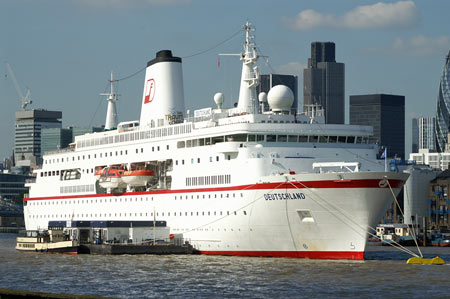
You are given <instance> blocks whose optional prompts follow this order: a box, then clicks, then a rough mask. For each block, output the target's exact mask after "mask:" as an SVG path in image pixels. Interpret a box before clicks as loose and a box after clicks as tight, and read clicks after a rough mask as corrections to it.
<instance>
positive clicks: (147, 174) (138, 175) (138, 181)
mask: <svg viewBox="0 0 450 299" xmlns="http://www.w3.org/2000/svg"><path fill="white" fill-rule="evenodd" d="M154 175H155V173H154V172H153V170H128V171H124V172H123V174H122V181H123V182H124V183H125V184H127V185H129V186H131V187H139V186H146V185H147V184H148V183H149V182H150V181H151V180H152V179H153V177H154Z"/></svg>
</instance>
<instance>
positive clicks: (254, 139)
mask: <svg viewBox="0 0 450 299" xmlns="http://www.w3.org/2000/svg"><path fill="white" fill-rule="evenodd" d="M247 140H248V141H249V142H253V141H256V135H248V139H247Z"/></svg>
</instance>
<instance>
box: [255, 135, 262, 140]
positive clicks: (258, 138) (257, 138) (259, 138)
mask: <svg viewBox="0 0 450 299" xmlns="http://www.w3.org/2000/svg"><path fill="white" fill-rule="evenodd" d="M256 141H264V135H256Z"/></svg>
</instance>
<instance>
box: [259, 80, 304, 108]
mask: <svg viewBox="0 0 450 299" xmlns="http://www.w3.org/2000/svg"><path fill="white" fill-rule="evenodd" d="M276 85H286V86H287V87H289V88H290V89H291V90H292V92H293V93H294V102H293V103H292V107H291V112H292V113H296V112H297V110H298V76H294V75H281V74H267V75H261V76H260V84H259V86H258V94H259V93H260V92H265V93H268V92H269V90H270V89H271V88H272V87H274V86H276ZM268 110H269V103H268V102H265V103H264V111H268Z"/></svg>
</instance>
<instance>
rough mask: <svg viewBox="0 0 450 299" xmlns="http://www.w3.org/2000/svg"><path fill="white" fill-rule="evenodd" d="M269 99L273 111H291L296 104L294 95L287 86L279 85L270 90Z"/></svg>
mask: <svg viewBox="0 0 450 299" xmlns="http://www.w3.org/2000/svg"><path fill="white" fill-rule="evenodd" d="M267 99H268V102H269V106H270V108H271V109H272V111H274V112H280V111H289V110H291V107H292V104H293V103H294V93H293V92H292V90H291V89H290V88H289V87H287V86H286V85H277V86H274V87H272V88H271V89H270V90H269V94H268V95H267Z"/></svg>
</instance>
